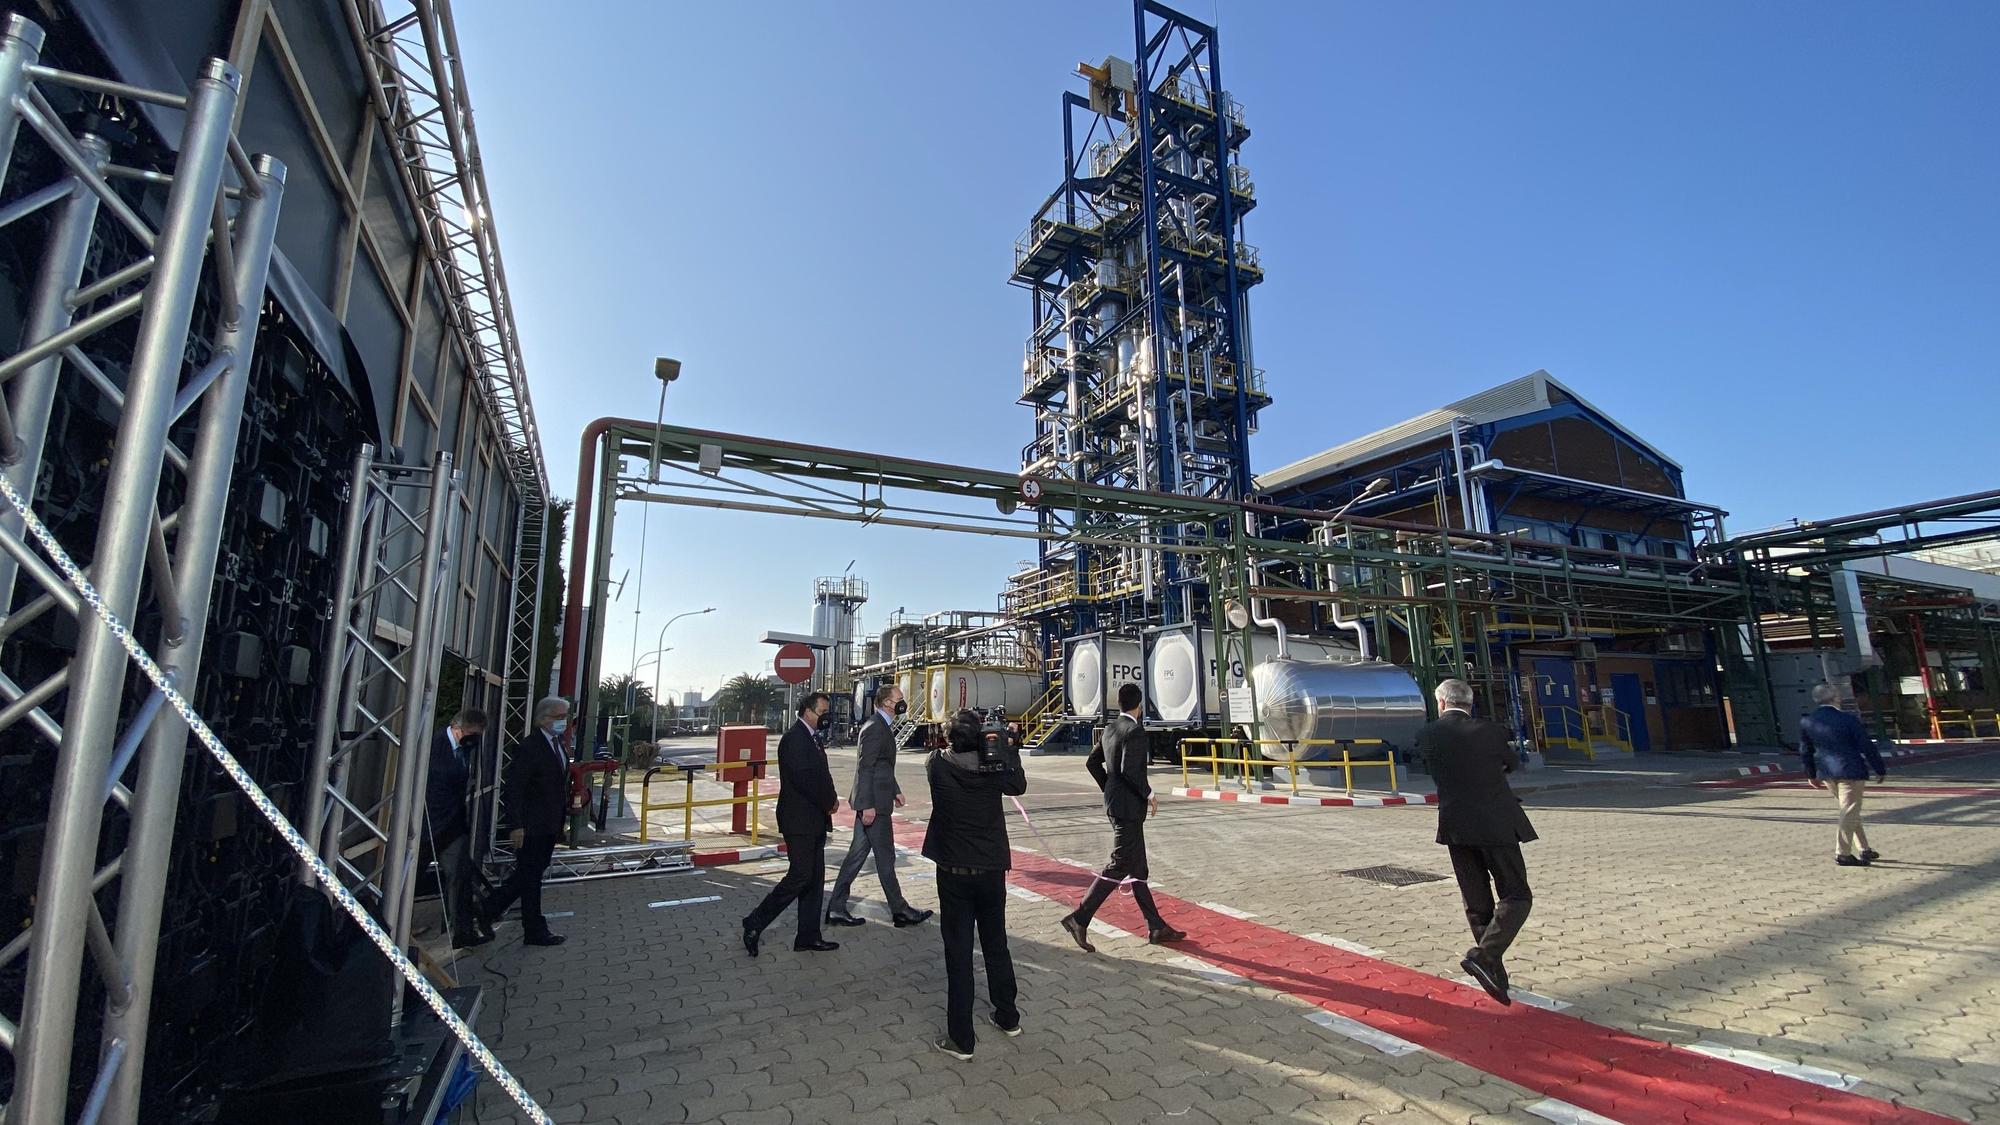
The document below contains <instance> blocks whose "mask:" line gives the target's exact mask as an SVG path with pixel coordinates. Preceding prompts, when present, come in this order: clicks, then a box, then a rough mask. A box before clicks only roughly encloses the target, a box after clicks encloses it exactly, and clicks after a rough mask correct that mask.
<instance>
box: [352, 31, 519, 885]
mask: <svg viewBox="0 0 2000 1125" xmlns="http://www.w3.org/2000/svg"><path fill="white" fill-rule="evenodd" d="M386 8H387V10H384V6H383V5H379V4H376V3H362V2H360V0H348V2H347V3H346V4H344V5H343V10H344V11H345V12H346V14H347V22H348V30H349V32H350V33H351V34H352V36H353V38H354V44H355V48H356V50H357V52H358V53H359V55H360V57H362V58H363V59H366V60H369V62H370V64H371V65H370V66H369V76H368V80H369V97H370V101H371V103H372V105H373V107H374V109H375V113H376V115H377V116H378V117H380V118H381V120H382V122H383V124H384V125H385V126H386V127H387V129H388V130H389V132H390V133H391V135H393V136H394V137H396V138H397V147H398V151H397V156H398V163H399V165H400V167H401V174H402V176H403V177H404V179H405V184H406V186H407V188H408V189H409V193H410V198H412V199H414V200H416V201H417V202H418V206H419V208H420V210H421V211H422V222H421V223H420V224H419V225H420V226H421V228H422V238H423V243H424V252H425V253H424V256H425V259H426V260H427V262H428V263H429V266H430V269H431V271H432V276H433V279H434V280H435V281H436V283H437V284H438V285H439V286H440V287H441V289H442V290H443V292H444V293H445V294H446V295H447V296H448V300H447V301H446V307H447V309H448V310H449V316H450V320H451V323H450V328H451V331H452V332H453V333H454V334H455V335H456V337H457V338H458V340H459V342H460V345H461V346H462V347H463V348H464V350H465V353H466V355H467V356H469V357H470V360H471V365H472V367H473V368H474V369H475V370H476V372H477V378H475V379H474V380H473V386H474V387H475V388H476V389H477V393H478V394H479V396H480V400H481V401H480V406H481V408H482V409H483V410H484V411H485V412H486V413H487V414H488V415H489V416H490V417H492V418H494V419H495V421H496V423H497V424H498V426H499V428H500V432H501V442H502V444H503V445H504V446H505V447H506V450H507V469H508V473H509V475H510V476H511V478H512V479H513V482H514V486H515V488H516V490H517V491H518V493H519V496H520V500H521V512H520V517H519V522H518V523H517V524H516V526H515V536H514V542H515V552H514V558H513V560H512V564H513V570H514V575H513V589H512V591H511V594H510V601H509V606H510V608H509V616H508V632H507V656H506V666H505V668H504V670H503V672H502V677H503V680H504V687H503V689H502V696H501V707H500V714H499V716H498V727H497V728H496V729H495V731H494V732H493V733H494V737H493V738H492V739H491V743H492V745H491V746H490V747H488V749H487V752H485V753H482V755H481V762H480V766H481V773H482V777H481V780H480V784H481V792H482V798H483V799H482V801H481V803H480V808H481V810H482V812H481V815H482V816H484V817H485V821H486V822H485V824H484V826H483V827H482V826H481V825H478V824H475V825H474V830H475V832H483V835H475V837H474V838H475V839H484V840H485V841H486V847H487V856H488V857H489V858H490V859H496V860H499V861H501V862H504V861H505V859H506V856H507V854H508V852H509V851H510V849H509V848H508V847H507V843H506V837H505V835H504V834H502V833H501V832H500V831H499V828H500V809H499V797H500V786H499V783H498V779H499V778H501V777H504V776H505V774H506V765H507V755H508V754H509V753H510V752H511V750H512V747H513V744H514V743H515V742H516V741H518V740H519V739H522V738H526V737H527V736H528V735H529V734H531V733H533V711H534V705H535V700H536V699H537V698H538V696H539V695H540V693H541V691H542V690H543V689H542V685H539V684H536V683H534V682H533V680H534V675H535V669H536V668H537V667H538V666H539V665H540V652H539V644H538V642H539V640H540V637H541V634H542V629H541V608H542V587H543V583H544V581H545V580H546V575H547V573H548V567H549V566H550V565H553V563H554V561H555V560H552V559H550V558H548V557H547V555H548V544H549V526H548V524H549V518H550V516H551V514H552V513H551V511H550V497H549V481H548V470H547V468H546V466H545V465H544V464H543V461H542V439H541V433H540V431H539V430H538V429H537V428H536V424H535V409H534V404H533V402H532V401H531V400H530V398H529V396H528V377H527V369H526V366H525V364H524V362H523V359H522V355H521V345H520V336H519V333H518V332H517V331H516V329H515V327H514V306H513V300H512V298H511V297H510V295H509V294H508V290H507V268H506V265H505V263H504V262H503V261H502V260H501V257H500V239H499V235H498V234H497V233H496V231H495V230H494V224H493V215H492V211H491V209H490V208H489V207H488V205H487V200H488V198H489V194H488V192H487V189H486V173H485V169H484V168H483V166H482V165H481V163H480V159H479V134H478V132H477V130H476V129H475V128H474V127H473V119H472V103H471V101H470V99H469V97H468V95H467V91H466V83H465V70H464V67H463V65H462V63H461V60H460V54H459V47H458V28H457V25H456V23H455V22H454V21H453V19H452V12H451V5H450V3H448V2H447V0H409V2H408V3H394V2H391V3H390V4H388V5H387V6H386Z"/></svg>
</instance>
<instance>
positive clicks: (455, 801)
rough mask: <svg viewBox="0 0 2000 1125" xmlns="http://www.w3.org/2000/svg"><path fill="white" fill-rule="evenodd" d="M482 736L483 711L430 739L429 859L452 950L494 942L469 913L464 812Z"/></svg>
mask: <svg viewBox="0 0 2000 1125" xmlns="http://www.w3.org/2000/svg"><path fill="white" fill-rule="evenodd" d="M485 730H486V713H485V712H484V711H480V710H476V709H474V708H471V707H468V708H466V709H465V710H463V711H460V712H459V713H458V716H457V717H456V718H454V719H452V721H451V723H450V724H449V725H447V726H446V727H445V728H444V729H443V730H440V731H438V732H437V737H435V738H433V739H431V761H430V772H429V773H428V774H426V775H425V778H424V813H425V815H426V816H427V817H429V819H430V840H431V854H432V855H434V856H436V857H437V869H438V885H439V889H440V890H441V891H442V892H443V898H444V920H445V926H446V928H447V929H448V930H449V931H450V933H451V947H452V948H453V949H464V948H466V947H467V946H473V945H484V944H486V943H487V942H489V941H492V940H493V932H492V931H491V930H488V929H485V928H484V927H483V926H481V925H480V923H479V919H478V918H476V917H475V916H474V914H473V910H472V887H473V881H474V879H476V878H477V876H476V875H475V874H474V873H473V870H472V865H471V862H470V859H469V856H470V855H471V847H470V845H471V827H472V825H471V818H469V817H468V816H466V812H465V805H466V799H467V798H468V797H469V796H470V795H471V790H472V755H473V754H474V753H475V752H476V751H477V749H478V746H479V736H480V734H481V733H482V732H484V731H485Z"/></svg>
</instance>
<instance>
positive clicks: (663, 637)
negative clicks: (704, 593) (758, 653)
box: [632, 606, 715, 742]
mask: <svg viewBox="0 0 2000 1125" xmlns="http://www.w3.org/2000/svg"><path fill="white" fill-rule="evenodd" d="M714 612H715V607H714V606H709V607H708V608H707V609H691V610H688V611H687V612H686V613H676V614H674V615H673V616H672V617H669V618H667V624H666V625H662V626H660V640H659V644H660V646H664V645H665V644H666V643H667V625H672V624H673V623H674V622H676V621H679V620H680V619H681V618H683V617H699V616H701V615H702V614H704V613H714ZM672 651H673V650H672V649H670V648H664V647H658V646H656V647H655V648H654V649H653V651H652V652H651V653H649V654H648V655H649V656H652V657H654V658H656V659H655V663H654V664H653V741H654V742H658V741H659V740H660V669H661V668H662V667H664V666H665V664H666V662H665V661H663V660H657V657H659V656H660V655H661V654H662V653H667V652H672ZM645 663H646V662H645V661H644V660H641V661H640V662H639V663H637V664H634V665H633V666H632V672H633V674H634V675H635V676H636V675H637V673H638V671H639V669H640V668H642V667H644V666H645Z"/></svg>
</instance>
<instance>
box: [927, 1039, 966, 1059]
mask: <svg viewBox="0 0 2000 1125" xmlns="http://www.w3.org/2000/svg"><path fill="white" fill-rule="evenodd" d="M931 1046H933V1047H936V1048H937V1049H938V1050H940V1051H943V1052H944V1053H945V1054H947V1055H950V1056H951V1057H952V1058H955V1059H957V1060H958V1061H959V1062H971V1061H972V1052H971V1051H961V1050H959V1049H958V1044H956V1043H953V1042H952V1041H951V1037H950V1036H946V1037H945V1038H943V1039H940V1040H938V1041H937V1042H935V1043H933V1044H931Z"/></svg>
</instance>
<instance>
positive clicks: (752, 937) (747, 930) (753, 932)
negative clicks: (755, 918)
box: [743, 922, 763, 957]
mask: <svg viewBox="0 0 2000 1125" xmlns="http://www.w3.org/2000/svg"><path fill="white" fill-rule="evenodd" d="M762 936H763V931H762V930H759V929H756V928H755V927H753V926H751V925H750V923H748V922H745V923H743V951H744V952H745V953H748V954H749V955H750V956H752V957H755V956H757V939H759V938H761V937H762Z"/></svg>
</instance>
